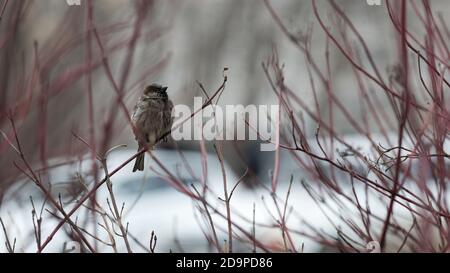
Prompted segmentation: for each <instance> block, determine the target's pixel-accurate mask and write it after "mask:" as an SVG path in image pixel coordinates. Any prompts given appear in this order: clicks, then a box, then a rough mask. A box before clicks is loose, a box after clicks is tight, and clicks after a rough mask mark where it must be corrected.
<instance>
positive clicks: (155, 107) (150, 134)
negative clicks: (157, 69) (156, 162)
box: [131, 83, 173, 172]
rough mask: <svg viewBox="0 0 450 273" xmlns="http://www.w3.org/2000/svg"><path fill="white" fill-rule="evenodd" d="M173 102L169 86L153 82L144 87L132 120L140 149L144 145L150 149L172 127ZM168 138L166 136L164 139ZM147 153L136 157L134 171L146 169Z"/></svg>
mask: <svg viewBox="0 0 450 273" xmlns="http://www.w3.org/2000/svg"><path fill="white" fill-rule="evenodd" d="M172 108H173V103H172V101H171V100H170V99H169V97H168V95H167V87H163V86H162V85H159V84H156V83H153V84H151V85H149V86H147V87H146V88H145V89H144V92H143V94H142V96H141V97H140V98H139V100H138V101H137V103H136V105H135V107H134V111H133V114H132V116H131V122H132V124H133V131H134V135H135V137H136V140H137V142H138V145H139V148H138V151H139V150H141V149H142V148H144V147H147V148H148V149H149V150H150V149H152V148H153V146H154V145H155V144H156V143H157V142H158V140H160V138H161V137H162V136H163V135H164V134H165V133H167V132H169V130H170V129H171V127H172V122H173V118H172ZM164 140H165V141H166V140H167V139H166V138H165V139H164ZM144 158H145V153H142V154H140V155H139V156H138V157H137V158H136V162H135V164H134V167H133V172H135V171H137V170H139V171H143V170H144Z"/></svg>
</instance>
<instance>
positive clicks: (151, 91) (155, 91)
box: [144, 83, 167, 98]
mask: <svg viewBox="0 0 450 273" xmlns="http://www.w3.org/2000/svg"><path fill="white" fill-rule="evenodd" d="M144 95H146V96H149V97H164V98H165V97H167V86H162V85H160V84H157V83H152V84H151V85H149V86H147V87H146V88H145V89H144Z"/></svg>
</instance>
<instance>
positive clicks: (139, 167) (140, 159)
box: [133, 148, 145, 172]
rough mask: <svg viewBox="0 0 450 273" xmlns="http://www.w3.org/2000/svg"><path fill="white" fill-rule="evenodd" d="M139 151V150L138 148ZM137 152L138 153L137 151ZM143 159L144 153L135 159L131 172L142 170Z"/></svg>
mask: <svg viewBox="0 0 450 273" xmlns="http://www.w3.org/2000/svg"><path fill="white" fill-rule="evenodd" d="M139 150H140V148H139ZM139 150H138V151H139ZM144 159H145V153H142V154H140V155H138V156H137V157H136V162H135V163H134V167H133V172H135V171H137V170H139V171H143V170H144Z"/></svg>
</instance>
